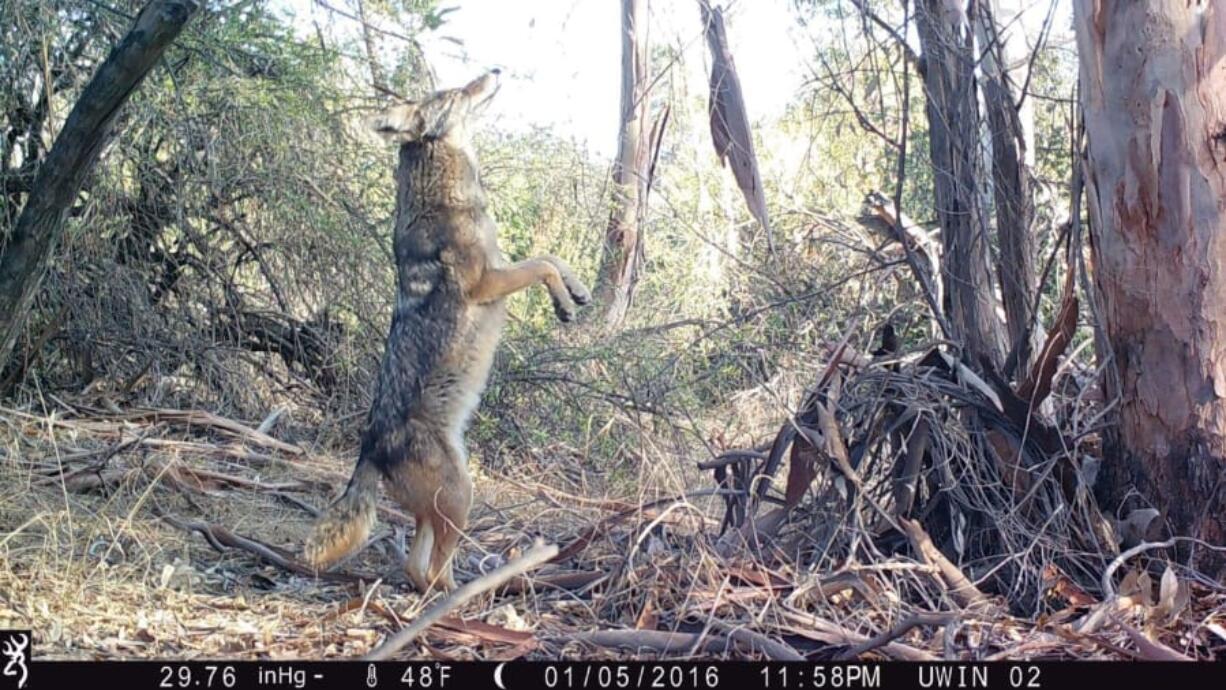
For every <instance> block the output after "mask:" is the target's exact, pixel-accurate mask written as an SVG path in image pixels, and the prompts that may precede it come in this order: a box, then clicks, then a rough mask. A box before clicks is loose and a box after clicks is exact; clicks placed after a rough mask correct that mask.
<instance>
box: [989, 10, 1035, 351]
mask: <svg viewBox="0 0 1226 690" xmlns="http://www.w3.org/2000/svg"><path fill="white" fill-rule="evenodd" d="M990 4H991V5H993V6H995V7H999V6H1000V5H1002V4H1003V3H1002V2H1000V1H999V0H998V1H997V2H993V3H990ZM1010 9H1014V8H1010ZM979 12H980V15H979V26H980V27H981V29H982V34H981V35H982V36H983V40H982V41H981V42H982V44H983V45H984V46H985V47H986V48H987V49H988V50H987V55H986V56H985V57H984V60H983V69H982V72H983V76H984V79H983V102H984V109H985V110H986V111H987V121H988V132H989V134H990V137H991V155H992V190H993V194H992V198H993V205H994V208H995V211H996V237H997V241H998V244H999V254H998V260H997V264H996V272H997V278H998V279H999V281H1000V294H1001V300H1002V301H1003V302H1004V307H1005V320H1006V325H1007V327H1008V334H1009V348H1010V352H1011V353H1013V355H1012V357H1011V358H1010V361H1009V362H1007V363H1006V371H1005V374H1006V375H1009V374H1012V373H1013V372H1023V373H1024V372H1028V371H1030V365H1031V362H1032V361H1033V359H1034V355H1035V354H1036V353H1035V350H1036V347H1035V345H1036V343H1037V342H1038V336H1039V329H1037V328H1035V314H1034V306H1035V301H1034V297H1035V290H1036V286H1035V284H1036V279H1037V276H1036V272H1035V258H1034V254H1035V248H1034V235H1033V227H1034V197H1033V195H1032V192H1031V184H1030V180H1031V175H1032V172H1031V169H1030V166H1029V164H1028V163H1027V161H1028V160H1033V148H1034V142H1033V140H1032V139H1030V138H1028V133H1031V134H1032V131H1033V130H1032V128H1027V126H1026V123H1025V120H1024V115H1025V114H1024V113H1023V112H1021V111H1020V109H1019V108H1018V107H1017V105H1016V104H1017V103H1019V102H1025V103H1026V106H1027V108H1028V107H1029V100H1030V99H1023V94H1022V93H1021V84H1022V82H1019V81H1018V79H1019V78H1020V79H1022V80H1023V81H1024V79H1025V74H1026V61H1027V57H1028V51H1027V50H1026V46H1025V40H1024V39H1025V33H1024V31H1023V27H1022V26H1021V22H1020V18H1019V16H1018V13H1017V12H1010V13H1008V16H1009V18H1010V19H1011V20H1012V24H1011V25H1009V26H1005V25H1004V24H1003V23H1002V21H1001V20H1000V19H999V18H998V16H997V15H996V13H995V11H989V10H988V7H986V6H985V5H983V4H980V6H979ZM1019 62H1020V63H1021V67H1020V68H1018V65H1017V63H1019Z"/></svg>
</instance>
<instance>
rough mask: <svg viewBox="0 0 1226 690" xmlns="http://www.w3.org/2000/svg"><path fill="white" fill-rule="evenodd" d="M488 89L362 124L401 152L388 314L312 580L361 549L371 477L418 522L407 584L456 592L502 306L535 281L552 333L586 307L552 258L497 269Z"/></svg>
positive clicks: (471, 89)
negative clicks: (488, 176)
mask: <svg viewBox="0 0 1226 690" xmlns="http://www.w3.org/2000/svg"><path fill="white" fill-rule="evenodd" d="M497 78H498V71H497V70H494V71H491V72H490V73H488V74H486V75H484V76H482V77H479V78H478V79H476V80H474V81H473V82H471V83H469V84H468V85H467V86H465V87H463V88H459V89H452V90H448V91H440V92H438V93H435V94H434V95H433V96H431V97H429V98H427V99H426V100H424V101H421V102H417V103H409V104H407V105H402V106H398V107H395V108H391V109H389V110H386V111H384V112H382V113H381V114H379V115H377V116H375V117H374V118H373V119H372V120H371V124H372V125H373V127H374V128H375V130H377V131H378V132H380V133H381V134H382V135H383V136H384V137H385V138H387V139H389V140H391V141H395V142H399V143H400V144H401V146H400V163H399V167H398V168H397V170H396V178H397V185H398V191H397V195H396V226H395V234H394V236H393V247H394V250H395V255H396V268H397V292H396V307H395V313H394V315H393V317H392V327H391V332H390V333H389V334H388V336H387V347H386V350H385V351H384V354H383V363H382V366H381V368H380V371H379V379H378V383H377V384H376V387H375V394H374V403H373V404H372V405H371V408H370V415H369V416H368V417H367V421H366V431H365V433H364V435H363V436H362V447H361V451H360V455H359V456H358V462H357V466H356V467H355V468H354V470H353V476H352V477H350V479H349V484H348V486H346V487H345V492H344V494H342V495H341V497H340V498H339V499H337V500H336V502H335V503H333V504H332V505H331V506H329V507H328V509H327V511H326V512H325V513H324V515H323V516H322V517H321V518H320V519H319V522H318V523H316V525H315V528H314V530H313V531H312V533H311V536H310V537H309V538H308V541H307V543H306V547H305V549H304V551H305V552H304V556H305V558H306V560H307V561H308V562H309V563H310V564H311V565H313V566H314V567H315V568H317V569H323V568H327V567H329V566H331V565H332V564H334V563H336V562H337V561H338V560H340V559H341V558H343V557H345V556H346V555H348V554H349V553H351V552H352V551H354V550H355V549H357V548H358V547H359V546H361V545H362V543H363V542H364V541H365V540H366V537H367V535H368V534H369V533H370V529H371V527H372V526H373V525H374V521H375V504H376V501H377V500H378V489H379V480H380V479H383V480H384V481H386V482H387V487H388V492H389V493H390V494H391V496H392V497H393V498H395V499H396V501H398V502H399V503H400V505H402V506H403V507H404V509H405V510H406V511H408V512H409V513H411V514H412V515H413V516H414V518H415V520H416V522H417V535H416V537H415V538H414V540H413V546H412V548H411V549H410V550H409V555H408V563H407V566H406V567H407V570H408V576H409V578H410V579H411V580H412V581H413V583H414V584H415V585H416V586H417V588H418V589H419V590H421V591H422V592H425V591H427V590H428V589H430V587H431V586H439V587H442V588H445V589H451V588H453V587H455V580H454V579H453V578H452V575H451V556H452V554H453V552H454V551H455V549H456V545H457V544H458V542H459V538H460V534H461V532H462V531H463V530H464V528H465V525H466V524H467V522H468V509H469V506H470V505H471V503H472V480H471V479H470V478H469V476H468V468H467V452H466V450H465V448H464V438H463V435H464V429H465V427H466V426H467V424H468V420H469V417H470V416H471V415H472V412H473V409H474V408H475V407H476V406H477V403H478V401H479V399H480V396H481V391H482V389H484V387H485V384H486V380H487V379H488V378H489V372H490V363H491V361H492V360H493V357H494V348H495V347H496V346H497V344H498V339H499V336H500V334H501V331H502V327H503V323H504V322H505V320H506V307H505V305H504V304H503V298H505V297H506V296H507V295H510V294H511V293H514V292H518V291H519V290H522V289H524V288H527V287H530V286H532V285H536V284H538V283H544V284H545V286H546V287H548V288H549V294H550V296H551V297H552V298H553V306H554V311H555V312H556V313H557V315H558V318H559V319H561V320H562V321H570V320H571V319H572V318H574V315H575V309H576V305H582V304H586V303H587V302H588V300H589V299H590V296H589V293H588V290H587V288H586V287H584V286H583V284H582V283H580V282H579V280H578V279H577V278H576V277H575V274H574V271H572V270H571V268H570V267H569V266H567V265H566V264H565V263H563V262H562V261H561V260H559V259H557V258H555V257H552V256H545V257H539V258H535V259H529V260H527V261H520V262H518V263H515V264H511V265H506V262H505V260H504V259H503V256H502V253H501V252H500V251H499V249H498V243H497V238H496V237H495V232H494V231H495V226H494V221H493V220H492V219H491V218H490V217H489V215H488V213H487V212H486V199H485V190H484V189H482V187H481V181H480V177H479V175H478V172H477V159H476V156H475V155H474V153H473V147H472V142H471V139H470V131H469V126H470V123H471V121H472V120H473V119H474V118H475V116H476V115H477V114H478V113H479V112H480V111H481V110H483V109H484V107H485V105H486V104H487V103H488V102H489V100H490V98H491V97H492V96H493V94H494V92H495V91H496V89H497Z"/></svg>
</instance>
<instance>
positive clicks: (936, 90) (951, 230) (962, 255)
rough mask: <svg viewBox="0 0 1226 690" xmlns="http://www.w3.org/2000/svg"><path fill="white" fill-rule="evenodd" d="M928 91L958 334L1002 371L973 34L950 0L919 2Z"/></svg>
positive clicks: (949, 308)
mask: <svg viewBox="0 0 1226 690" xmlns="http://www.w3.org/2000/svg"><path fill="white" fill-rule="evenodd" d="M918 4H919V10H918V12H917V13H916V28H917V29H918V32H919V39H920V47H921V50H922V53H923V64H924V69H923V74H924V96H925V108H926V112H927V119H928V128H929V153H930V155H931V157H932V166H933V180H934V181H933V187H934V192H935V197H936V199H935V200H936V213H937V219H938V221H939V222H940V225H941V243H942V244H943V245H944V247H945V250H944V253H943V255H942V262H941V279H942V282H943V283H944V285H945V301H946V304H945V305H943V306H944V308H945V311H946V315H947V316H948V319H949V324H950V328H951V329H952V330H953V333H951V334H950V335H951V336H952V337H953V338H955V339H956V340H958V341H960V342H961V343H962V344H963V345H964V347H965V348H966V350H967V353H968V354H969V355H970V359H971V361H972V363H974V365H975V366H979V365H980V363H981V362H983V361H986V362H987V363H988V364H989V365H990V366H992V367H993V368H994V369H996V370H1000V367H1001V364H1002V363H1003V361H1004V353H1005V338H1004V333H1003V328H1002V324H1001V321H1000V318H999V317H998V316H997V314H996V307H997V300H996V296H995V292H994V290H993V286H992V273H991V267H990V264H989V256H990V247H989V242H988V229H987V218H986V217H985V215H984V214H985V211H984V209H983V207H982V203H981V196H980V194H979V193H978V183H979V180H980V179H981V178H982V176H983V174H984V171H983V157H982V155H981V153H980V150H979V128H980V115H979V104H978V98H977V90H976V81H975V57H974V50H973V47H974V46H973V38H972V33H971V31H970V30H969V27H967V26H966V24H965V21H966V18H965V15H963V14H962V13H961V12H950V11H949V9H948V4H947V3H946V2H945V1H944V0H919V2H918Z"/></svg>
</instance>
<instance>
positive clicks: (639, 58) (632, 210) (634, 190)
mask: <svg viewBox="0 0 1226 690" xmlns="http://www.w3.org/2000/svg"><path fill="white" fill-rule="evenodd" d="M646 4H647V3H646V0H622V25H621V29H622V89H621V119H620V122H621V129H620V131H619V134H618V144H617V159H616V160H615V161H614V162H613V200H612V208H611V210H610V212H609V225H608V228H607V229H606V230H605V243H604V256H603V258H602V260H601V263H600V273H599V275H598V276H597V278H596V290H595V293H596V294H595V297H596V304H597V305H598V308H599V313H600V314H601V317H602V318H603V320H604V324H605V326H606V327H608V328H616V327H618V326H619V325H621V323H622V322H623V321H624V320H625V319H626V313H627V312H628V311H629V309H630V302H631V300H632V298H633V294H634V284H635V281H636V280H637V278H638V256H639V253H640V252H639V249H640V241H641V240H640V237H639V220H640V219H639V210H640V203H639V200H640V198H641V196H642V194H643V187H644V182H645V179H646V172H647V171H646V166H647V148H646V147H645V146H644V145H643V144H644V141H643V123H644V121H645V120H646V115H647V98H646V90H647V36H646V35H645V33H644V31H643V30H644V29H645V28H646V23H645V22H646V19H647V13H646V11H645V9H646V7H645V6H646Z"/></svg>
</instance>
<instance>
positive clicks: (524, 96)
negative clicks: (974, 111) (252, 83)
mask: <svg viewBox="0 0 1226 690" xmlns="http://www.w3.org/2000/svg"><path fill="white" fill-rule="evenodd" d="M1004 2H1005V3H1006V4H1014V5H1018V6H1021V7H1025V8H1026V10H1025V13H1024V15H1023V22H1022V23H1023V24H1025V25H1027V28H1028V31H1029V32H1031V35H1032V36H1033V35H1036V34H1037V29H1038V26H1039V25H1040V24H1041V22H1042V19H1043V16H1044V14H1045V12H1046V8H1047V6H1048V0H1004ZM279 4H281V5H282V6H283V7H284V8H285V9H287V10H288V11H289V12H290V13H292V15H294V16H295V17H296V20H297V21H298V22H299V23H300V25H301V26H302V28H303V29H304V30H313V29H309V28H308V27H311V26H313V22H315V21H321V22H322V23H325V24H327V25H328V26H330V27H332V28H334V29H338V30H340V31H342V32H348V31H356V29H357V24H356V23H355V22H353V21H352V20H350V19H346V18H344V17H341V16H339V15H337V14H336V13H335V12H332V11H330V10H329V9H328V7H329V6H330V7H334V8H339V9H342V10H346V11H348V12H353V8H354V6H355V3H354V2H353V0H318V1H317V0H279ZM372 4H373V3H372ZM440 4H441V5H442V6H443V7H454V8H455V9H454V10H453V11H451V12H448V13H447V14H446V22H445V24H444V25H443V26H442V27H441V28H440V29H438V30H437V31H434V32H427V33H425V34H419V35H418V37H417V38H418V40H419V42H420V43H421V44H422V47H423V49H424V51H425V53H426V57H427V59H428V61H429V63H430V65H431V67H432V68H433V69H434V71H435V73H436V75H437V77H438V86H439V87H440V88H446V87H450V86H457V85H460V84H463V83H465V82H466V81H468V80H469V79H471V78H473V77H474V76H476V75H478V74H480V73H481V72H482V71H484V70H486V69H489V68H491V67H499V68H501V69H502V70H503V73H502V77H503V79H502V88H501V90H500V92H499V94H498V96H497V98H495V99H494V102H493V103H492V104H491V108H490V110H489V111H488V114H487V117H489V118H490V119H492V120H494V121H495V122H496V124H497V126H499V127H501V128H503V129H508V130H517V129H524V128H527V127H533V126H540V127H548V128H550V129H551V130H552V131H553V132H554V133H555V134H557V135H560V136H562V137H566V138H571V139H574V140H576V141H578V142H579V143H580V144H583V145H586V147H587V148H588V149H589V150H590V151H592V152H594V153H597V154H600V155H603V156H609V155H611V154H612V152H613V150H614V149H615V148H616V141H617V117H618V108H619V98H620V90H619V89H620V86H619V85H620V70H621V43H620V40H621V39H620V31H621V19H620V5H621V3H620V2H619V1H618V0H451V1H448V0H444V1H443V2H441V3H440ZM712 4H713V5H714V6H722V7H723V8H724V13H725V21H726V24H727V31H728V39H729V43H730V47H731V50H732V54H733V56H734V61H735V63H736V66H737V71H738V73H739V74H740V80H741V86H742V90H743V92H744V95H745V104H746V110H747V111H748V115H749V119H750V121H751V122H760V121H762V120H764V119H770V118H772V117H775V116H778V115H779V114H781V113H782V112H783V110H784V108H785V107H786V106H787V105H788V103H790V102H792V101H793V100H794V99H795V97H796V95H797V93H798V90H799V89H800V88H801V86H802V84H803V83H804V81H805V79H806V78H807V77H809V76H811V75H812V74H813V73H814V65H813V55H814V48H813V46H814V41H815V40H816V39H815V37H814V35H813V34H812V32H814V31H818V32H820V31H822V27H813V26H808V27H806V26H802V25H801V23H800V22H798V21H797V18H796V14H795V11H794V10H793V9H792V2H791V0H712ZM1058 4H1059V5H1060V6H1061V7H1060V10H1059V11H1058V15H1060V16H1061V19H1060V20H1058V21H1057V25H1058V26H1059V25H1061V24H1063V25H1064V26H1067V22H1068V19H1067V15H1068V13H1069V11H1068V5H1069V2H1068V0H1059V2H1058ZM647 7H648V14H649V21H648V26H649V32H650V35H649V40H650V42H651V44H652V45H656V46H659V45H668V46H671V47H674V48H680V49H681V51H682V58H681V59H680V60H679V61H678V63H677V64H675V65H673V69H675V70H680V71H681V72H680V75H679V76H681V77H682V78H683V79H684V80H685V83H686V85H687V90H688V91H689V92H690V93H702V92H703V90H704V89H705V83H706V79H707V74H708V68H709V63H710V56H709V52H708V49H707V45H706V42H705V40H704V37H703V34H702V22H701V17H700V14H699V9H698V3H697V2H696V1H695V0H653V1H649V2H648V3H647ZM849 11H850V10H849ZM371 21H372V23H373V24H375V25H376V26H380V27H381V28H385V29H389V30H392V31H403V30H404V29H403V27H398V26H395V25H394V24H392V23H391V21H390V20H389V19H388V18H387V17H379V16H375V17H374V18H372V20H371ZM350 35H354V34H350ZM381 40H383V41H395V40H396V39H393V38H387V37H383V38H381Z"/></svg>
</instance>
